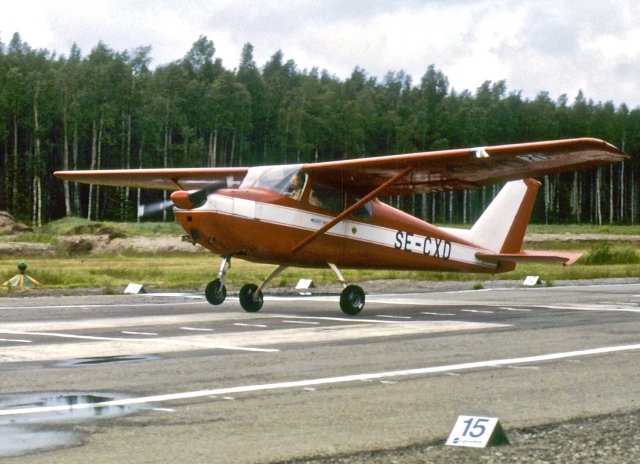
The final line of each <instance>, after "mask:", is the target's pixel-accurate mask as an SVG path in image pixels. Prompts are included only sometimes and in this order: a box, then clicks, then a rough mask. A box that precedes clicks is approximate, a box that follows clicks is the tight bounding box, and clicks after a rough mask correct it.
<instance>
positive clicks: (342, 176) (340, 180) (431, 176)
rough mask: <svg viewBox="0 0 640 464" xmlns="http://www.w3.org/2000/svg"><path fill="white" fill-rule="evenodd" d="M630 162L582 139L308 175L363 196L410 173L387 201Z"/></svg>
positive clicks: (420, 156) (310, 167)
mask: <svg viewBox="0 0 640 464" xmlns="http://www.w3.org/2000/svg"><path fill="white" fill-rule="evenodd" d="M626 158H628V156H627V155H626V154H625V153H623V152H622V151H621V150H619V149H618V148H616V147H614V146H613V145H611V144H609V143H607V142H604V141H602V140H598V139H593V138H580V139H567V140H555V141H546V142H532V143H521V144H513V145H498V146H489V147H477V148H467V149H458V150H445V151H433V152H425V153H412V154H406V155H395V156H381V157H373V158H361V159H352V160H344V161H334V162H326V163H315V164H306V165H304V166H303V167H302V169H303V170H304V171H305V172H308V173H311V174H313V176H314V177H315V178H316V179H318V180H320V181H322V182H323V183H326V184H329V185H333V186H335V187H337V188H339V189H343V190H346V191H350V192H353V193H355V194H361V195H363V194H366V193H368V192H370V191H372V190H374V189H375V188H377V187H378V186H380V185H381V184H382V183H384V182H385V181H387V180H389V179H391V178H392V177H393V176H394V175H396V174H398V173H400V172H401V171H402V170H404V169H406V168H410V171H409V172H408V174H406V175H405V176H403V177H402V178H401V179H399V180H398V181H397V182H395V183H394V184H393V185H391V186H390V187H388V188H387V189H385V191H384V192H383V193H381V195H383V196H384V195H409V194H414V193H428V192H445V191H451V190H465V189H475V188H478V187H482V186H483V185H489V184H495V183H499V182H506V181H510V180H516V179H525V178H531V177H539V176H544V175H548V174H556V173H561V172H566V171H574V170H580V169H591V168H597V167H598V166H602V165H605V164H609V163H614V162H619V161H623V160H625V159H626Z"/></svg>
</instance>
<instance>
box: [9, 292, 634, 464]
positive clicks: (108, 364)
mask: <svg viewBox="0 0 640 464" xmlns="http://www.w3.org/2000/svg"><path fill="white" fill-rule="evenodd" d="M639 333H640V284H623V285H583V286H573V287H555V288H518V289H491V290H475V291H457V292H434V293H421V294H410V293H404V294H393V295H392V294H385V295H374V294H368V295H367V305H366V307H365V309H364V311H363V312H362V313H361V314H360V315H359V316H356V317H347V316H344V315H342V313H341V312H340V310H339V308H338V299H337V297H319V296H317V297H314V296H311V297H309V296H306V297H303V296H297V297H269V296H267V297H266V298H265V304H264V307H263V309H262V311H261V312H259V313H256V314H248V313H245V312H244V311H243V310H242V309H241V308H240V305H239V303H238V301H237V300H235V299H233V298H228V300H227V301H226V302H225V303H224V304H223V305H221V306H219V307H212V306H210V305H209V304H208V303H206V302H205V301H204V300H203V299H202V297H201V296H200V295H184V294H181V295H178V294H175V295H170V294H167V295H158V294H155V295H154V294H151V295H127V296H125V295H115V296H93V297H56V298H51V297H38V298H3V299H0V375H1V376H2V383H1V385H0V437H5V438H4V440H3V439H2V438H0V457H2V459H3V462H8V463H11V462H21V463H22V462H24V463H27V462H65V463H80V462H95V463H101V462H104V463H107V462H109V463H112V462H115V461H117V460H120V461H121V462H169V461H176V460H180V461H183V462H217V463H226V462H229V463H232V462H233V463H242V462H246V463H267V462H278V461H286V460H301V461H302V460H303V459H304V458H305V457H318V456H334V455H341V454H349V453H359V452H363V451H376V450H385V449H395V448H402V447H404V446H408V445H412V444H417V443H438V442H439V441H442V442H443V441H444V440H445V439H446V437H447V435H448V434H449V432H450V431H451V429H452V427H453V425H454V423H455V421H456V418H457V417H458V415H482V416H491V417H498V418H499V419H500V422H501V423H502V425H503V427H504V428H505V429H506V430H507V433H508V430H509V429H510V428H519V427H524V426H533V425H540V424H551V423H559V422H562V421H566V420H571V419H576V418H582V417H590V416H594V415H598V414H607V413H617V412H625V411H636V410H637V409H638V401H639V400H640V384H639V383H638V382H637V379H638V378H639V374H640V362H639V361H640V336H639ZM82 411H85V412H84V413H83V412H82ZM22 442H25V443H28V444H29V446H26V445H25V446H23V447H21V443H22ZM38 447H40V448H38ZM34 448H35V449H34ZM12 454H13V455H16V456H13V457H10V455H12Z"/></svg>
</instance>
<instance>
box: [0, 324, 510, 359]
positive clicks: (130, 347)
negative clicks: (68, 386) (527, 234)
mask: <svg viewBox="0 0 640 464" xmlns="http://www.w3.org/2000/svg"><path fill="white" fill-rule="evenodd" d="M287 319H291V320H302V321H309V319H311V320H312V321H313V322H316V321H318V320H321V321H325V320H327V319H326V318H305V319H300V318H287ZM344 320H348V321H349V322H350V324H334V325H323V326H318V327H297V328H295V329H292V328H283V329H271V330H269V329H262V330H255V329H252V330H249V331H240V332H228V333H216V332H213V333H210V334H205V333H201V334H197V335H185V336H178V337H153V338H149V337H146V338H134V337H104V336H94V335H76V334H69V333H60V332H35V331H33V332H24V331H16V330H4V328H1V327H0V335H1V334H10V335H18V336H23V337H26V336H28V337H54V338H67V339H72V340H83V341H85V342H84V343H54V342H48V343H44V344H38V345H34V346H29V347H28V348H27V347H26V346H10V347H5V348H3V349H2V350H0V363H1V362H34V361H56V360H61V359H76V358H90V357H96V356H122V355H136V354H137V355H142V354H151V353H154V354H161V353H168V352H176V351H189V350H199V349H210V350H217V349H220V350H230V351H248V352H263V353H272V352H277V351H279V347H280V346H282V345H287V344H296V343H309V341H310V340H311V341H313V342H314V343H331V342H337V341H342V340H361V339H367V338H380V337H393V336H400V335H425V334H432V333H440V332H451V331H462V330H490V329H496V328H503V327H508V325H505V324H493V323H491V324H490V323H482V322H459V321H446V320H444V321H442V320H439V321H379V320H378V321H370V322H361V321H360V320H359V319H344ZM371 322H375V323H373V324H372V323H371Z"/></svg>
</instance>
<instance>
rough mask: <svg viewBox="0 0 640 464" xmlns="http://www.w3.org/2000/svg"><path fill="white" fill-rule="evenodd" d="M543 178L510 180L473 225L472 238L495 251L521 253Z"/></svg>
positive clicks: (487, 248)
mask: <svg viewBox="0 0 640 464" xmlns="http://www.w3.org/2000/svg"><path fill="white" fill-rule="evenodd" d="M538 187H540V182H538V181H536V180H534V179H524V180H517V181H513V182H508V183H507V184H506V185H505V186H504V187H503V188H502V190H500V192H499V193H498V195H497V196H496V197H495V198H494V199H493V201H492V202H491V204H490V205H489V207H488V208H487V209H486V210H485V211H484V213H482V216H480V219H478V221H477V222H476V223H475V224H474V225H473V227H472V228H471V241H472V242H473V243H474V244H475V245H477V246H479V247H481V248H484V249H485V250H489V251H492V252H493V253H518V252H519V251H520V248H521V246H522V241H523V240H524V234H525V232H526V230H527V225H528V224H529V219H530V218H531V212H532V210H533V204H534V201H535V199H536V194H537V193H538Z"/></svg>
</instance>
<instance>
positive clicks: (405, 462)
mask: <svg viewBox="0 0 640 464" xmlns="http://www.w3.org/2000/svg"><path fill="white" fill-rule="evenodd" d="M503 426H504V424H503ZM452 427H453V425H452ZM505 429H506V430H505V432H506V435H507V438H508V439H509V442H510V443H509V444H507V445H502V446H493V447H488V448H485V449H475V448H461V447H454V446H445V445H444V441H445V439H442V440H439V441H438V442H429V443H417V444H415V445H412V446H408V447H404V448H398V449H392V450H381V451H370V452H360V453H355V454H349V455H338V456H317V457H309V458H304V459H295V460H292V461H283V462H280V463H278V464H302V463H307V464H355V463H368V464H370V463H373V464H377V463H380V464H382V463H384V464H391V463H394V464H409V463H457V464H466V463H562V464H566V463H581V464H582V463H634V462H638V461H639V460H640V411H633V412H628V413H624V414H615V415H605V416H597V417H590V418H585V419H579V420H574V421H571V422H565V423H561V424H549V425H545V426H539V427H533V428H527V429H516V430H509V429H508V428H507V427H505ZM274 464H275V463H274Z"/></svg>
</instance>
